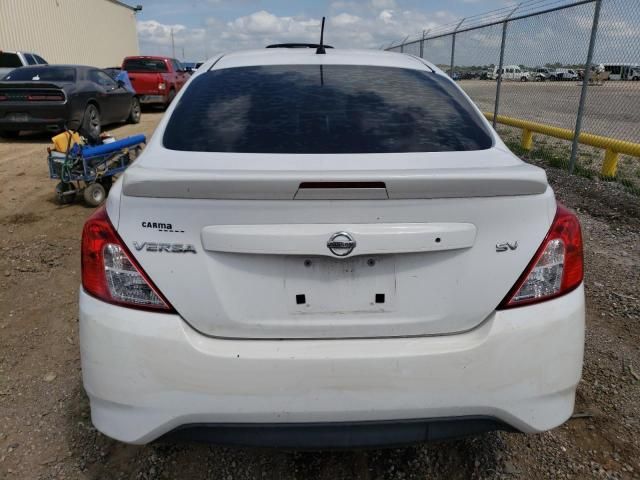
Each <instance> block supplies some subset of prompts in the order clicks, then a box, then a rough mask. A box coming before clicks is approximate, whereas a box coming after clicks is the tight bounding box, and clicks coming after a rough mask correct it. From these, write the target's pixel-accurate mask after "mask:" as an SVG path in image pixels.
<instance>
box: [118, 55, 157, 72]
mask: <svg viewBox="0 0 640 480" xmlns="http://www.w3.org/2000/svg"><path fill="white" fill-rule="evenodd" d="M122 69H123V70H126V71H127V72H139V73H140V72H167V71H168V69H167V65H166V63H164V60H153V59H150V58H146V59H145V58H132V59H130V60H125V62H124V65H123V66H122Z"/></svg>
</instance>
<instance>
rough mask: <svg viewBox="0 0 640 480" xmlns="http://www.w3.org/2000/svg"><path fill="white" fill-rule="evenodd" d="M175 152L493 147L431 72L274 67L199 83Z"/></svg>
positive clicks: (451, 89)
mask: <svg viewBox="0 0 640 480" xmlns="http://www.w3.org/2000/svg"><path fill="white" fill-rule="evenodd" d="M164 145H165V147H167V148H169V149H172V150H184V151H203V152H239V153H312V154H313V153H322V154H339V153H401V152H444V151H461V150H482V149H486V148H489V147H491V145H492V139H491V136H490V135H489V133H488V131H487V130H486V128H485V127H484V125H483V123H482V121H481V119H480V117H479V115H478V114H477V113H476V112H475V111H474V110H473V108H472V106H471V104H470V102H469V101H468V100H467V99H466V98H465V97H464V96H463V95H462V94H461V93H460V92H459V91H458V89H457V88H456V87H455V85H453V84H452V83H451V82H450V81H449V80H447V79H446V78H443V77H442V76H441V75H437V74H434V73H431V72H426V71H419V70H410V69H401V68H389V67H372V66H355V65H324V66H320V65H295V66H287V65H275V66H271V65H270V66H256V67H239V68H229V69H221V70H213V71H210V72H207V73H204V74H202V75H199V76H197V77H195V78H194V79H193V80H192V82H191V85H190V86H189V88H188V89H187V90H186V91H185V92H184V94H183V96H182V98H181V99H180V103H179V104H178V105H177V106H176V108H175V110H174V112H173V114H172V116H171V118H170V120H169V123H168V125H167V127H166V130H165V133H164Z"/></svg>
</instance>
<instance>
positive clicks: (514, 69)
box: [489, 65, 531, 82]
mask: <svg viewBox="0 0 640 480" xmlns="http://www.w3.org/2000/svg"><path fill="white" fill-rule="evenodd" d="M498 70H499V68H498V67H493V71H492V72H490V74H489V78H490V79H491V80H497V79H498ZM502 79H503V80H517V81H520V82H528V81H529V80H531V74H530V73H529V72H527V71H526V70H522V69H521V68H520V67H519V66H518V65H505V66H504V67H503V68H502Z"/></svg>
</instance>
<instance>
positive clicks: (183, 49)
mask: <svg viewBox="0 0 640 480" xmlns="http://www.w3.org/2000/svg"><path fill="white" fill-rule="evenodd" d="M182 60H184V47H182Z"/></svg>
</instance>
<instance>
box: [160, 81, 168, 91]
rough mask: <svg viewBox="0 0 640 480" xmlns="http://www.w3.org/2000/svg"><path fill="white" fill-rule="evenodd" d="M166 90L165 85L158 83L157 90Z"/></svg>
mask: <svg viewBox="0 0 640 480" xmlns="http://www.w3.org/2000/svg"><path fill="white" fill-rule="evenodd" d="M166 88H167V84H166V83H162V82H161V83H159V84H158V90H164V89H166Z"/></svg>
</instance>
